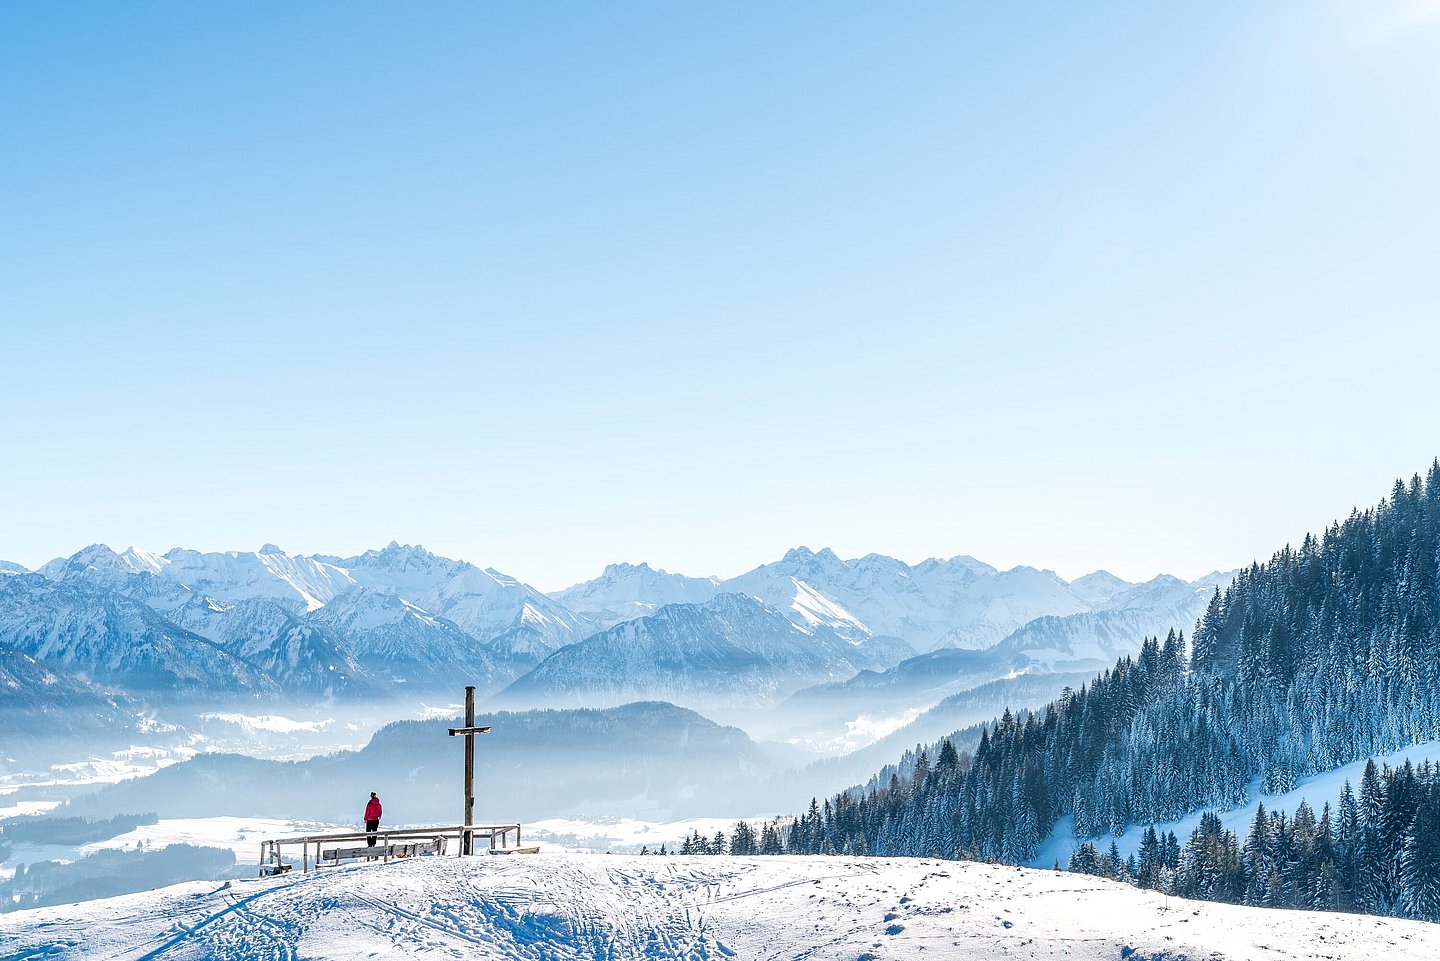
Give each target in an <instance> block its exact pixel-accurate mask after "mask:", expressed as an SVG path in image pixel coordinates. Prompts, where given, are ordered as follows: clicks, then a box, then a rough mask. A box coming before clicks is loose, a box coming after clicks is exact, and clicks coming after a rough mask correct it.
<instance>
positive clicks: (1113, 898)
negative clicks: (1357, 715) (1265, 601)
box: [0, 854, 1440, 961]
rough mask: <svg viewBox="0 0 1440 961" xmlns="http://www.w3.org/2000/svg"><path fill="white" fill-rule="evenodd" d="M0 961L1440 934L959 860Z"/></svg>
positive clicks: (485, 897)
mask: <svg viewBox="0 0 1440 961" xmlns="http://www.w3.org/2000/svg"><path fill="white" fill-rule="evenodd" d="M0 957H4V958H7V959H17V961H18V959H39V958H45V959H47V961H54V959H62V958H71V959H78V958H97V959H98V958H106V959H116V961H151V959H165V961H171V959H174V961H181V959H215V961H242V959H251V958H255V959H261V958H264V959H276V958H299V957H303V958H315V959H337V961H338V959H346V961H349V959H360V958H397V957H414V958H474V959H506V961H510V959H537V961H538V959H547V961H570V959H575V961H578V959H581V958H584V959H597V958H605V959H611V961H617V959H630V958H635V959H640V958H648V959H663V958H678V959H687V961H703V959H720V958H725V959H756V961H761V959H766V961H778V959H799V958H807V959H846V961H857V959H882V958H885V959H920V958H927V957H935V958H954V959H961V961H972V959H973V961H980V959H991V958H1036V959H1039V958H1045V959H1050V958H1067V959H1071V961H1092V959H1093V961H1117V959H1127V958H1128V959H1133V961H1190V959H1194V961H1198V959H1202V958H1203V959H1216V961H1218V959H1234V961H1240V959H1244V961H1267V959H1281V958H1285V959H1299V958H1316V959H1318V958H1327V959H1335V961H1362V959H1364V961H1369V959H1376V958H1385V959H1386V961H1404V959H1415V961H1420V959H1426V961H1431V959H1434V958H1436V957H1440V925H1430V924H1424V923H1420V922H1413V921H1395V920H1389V919H1381V918H1374V917H1362V916H1358V915H1336V914H1311V913H1302V912H1278V911H1266V910H1263V909H1258V908H1243V907H1234V906H1230V905H1219V904H1209V903H1202V902H1187V901H1181V900H1177V899H1170V900H1169V901H1168V903H1167V901H1166V899H1165V898H1164V897H1162V896H1160V895H1158V894H1154V893H1152V892H1145V891H1140V890H1137V889H1134V888H1130V887H1128V886H1124V885H1119V884H1114V883H1111V882H1108V881H1102V880H1099V879H1096V878H1090V877H1082V876H1076V875H1067V874H1057V873H1052V872H1048V871H1036V870H1030V869H1023V868H1013V867H999V866H993V865H983V864H973V863H964V862H951V861H929V860H914V859H889V860H885V859H868V858H818V857H816V858H788V857H777V858H720V857H701V858H679V857H666V858H659V857H628V856H606V855H575V854H539V855H533V856H513V857H508V858H489V857H477V858H466V859H461V858H420V859H415V860H411V861H400V862H394V863H391V864H366V865H356V866H353V867H349V868H340V869H333V870H329V871H325V872H322V873H319V874H311V875H304V876H294V875H290V876H285V877H282V878H277V879H266V880H254V881H237V882H233V883H231V884H229V885H225V886H221V885H218V884H216V883H214V882H209V883H201V882H195V883H189V884H182V885H177V886H175V887H171V888H166V889H162V890H159V891H153V892H149V893H146V894H135V895H128V896H126V897H122V898H113V899H110V900H105V901H92V902H89V903H86V904H80V905H71V906H64V907H54V908H39V909H34V910H30V911H23V912H17V913H15V914H10V915H3V916H0Z"/></svg>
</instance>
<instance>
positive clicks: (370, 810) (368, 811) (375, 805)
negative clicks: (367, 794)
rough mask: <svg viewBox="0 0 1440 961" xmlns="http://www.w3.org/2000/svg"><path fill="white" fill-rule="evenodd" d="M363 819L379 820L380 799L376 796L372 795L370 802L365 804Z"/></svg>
mask: <svg viewBox="0 0 1440 961" xmlns="http://www.w3.org/2000/svg"><path fill="white" fill-rule="evenodd" d="M365 820H367V821H378V820H380V799H379V798H378V797H372V798H371V799H370V803H369V804H367V805H365Z"/></svg>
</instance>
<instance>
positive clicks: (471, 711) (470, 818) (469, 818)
mask: <svg viewBox="0 0 1440 961" xmlns="http://www.w3.org/2000/svg"><path fill="white" fill-rule="evenodd" d="M489 733H490V728H489V727H488V726H486V727H476V726H475V688H474V687H466V688H465V726H464V727H452V728H450V736H451V737H463V738H465V820H464V822H463V823H462V824H461V825H460V853H461V854H462V855H464V854H470V853H472V852H471V844H470V842H471V831H470V827H471V825H472V824H474V823H475V735H477V734H489Z"/></svg>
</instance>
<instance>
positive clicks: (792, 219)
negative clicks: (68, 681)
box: [0, 0, 1440, 588]
mask: <svg viewBox="0 0 1440 961" xmlns="http://www.w3.org/2000/svg"><path fill="white" fill-rule="evenodd" d="M1436 170H1440V4H1437V3H1435V2H1431V0H1420V2H1413V0H1406V2H1389V0H1386V2H1380V3H1359V2H1355V3H1350V2H1308V3H1260V4H1256V3H1224V2H1221V3H1213V4H1190V5H1173V4H1149V3H1134V4H1109V3H1100V4H1061V3H1054V4H978V3H955V2H946V3H894V4H846V3H799V2H797V3H786V4H744V3H734V4H705V5H701V4H685V5H676V4H660V3H655V4H638V3H635V4H632V3H606V4H518V3H517V4H487V3H456V4H447V3H432V4H421V5H413V4H406V5H402V4H373V3H359V2H348V3H343V4H342V3H335V4H325V3H311V4H304V5H294V4H279V3H275V4H266V3H245V4H240V3H234V4H228V3H214V4H190V5H182V4H173V3H169V4H147V3H127V4H48V3H30V4H11V5H8V6H6V7H5V8H4V9H3V11H0V220H3V223H4V225H5V226H4V229H3V230H0V325H3V328H0V389H3V391H4V398H5V405H4V410H5V412H6V414H5V416H4V417H3V418H0V449H3V455H0V557H3V558H7V559H11V560H16V561H19V562H21V563H26V564H31V565H34V564H38V563H40V562H42V561H44V560H46V559H48V558H49V557H52V556H54V555H56V554H61V553H69V552H71V551H74V550H76V549H78V548H79V547H81V546H84V545H85V544H88V543H91V542H95V541H105V542H108V543H110V544H112V546H115V547H117V548H120V547H124V546H127V545H130V544H135V545H138V546H143V547H147V548H151V549H158V550H164V549H167V548H169V547H171V546H175V545H185V546H192V547H197V548H202V549H254V548H256V547H258V546H260V545H261V544H263V543H265V542H267V541H273V542H275V543H277V544H279V545H281V546H282V547H285V548H286V549H288V550H291V551H306V552H319V551H323V552H339V553H348V552H350V551H358V550H361V549H364V548H366V547H371V546H378V545H381V544H383V543H384V542H386V541H389V540H390V539H392V538H394V539H398V540H400V541H402V542H421V543H424V544H425V545H426V546H428V547H430V548H431V549H433V550H436V551H439V552H442V553H446V554H450V555H452V556H461V557H465V558H467V559H470V560H473V561H476V562H478V563H481V564H485V565H494V566H496V567H498V568H500V569H502V570H505V571H508V572H511V573H514V574H516V575H518V576H520V577H522V578H525V579H527V580H530V581H532V582H534V583H536V584H537V585H538V586H541V587H544V588H556V587H560V586H563V585H565V584H567V583H569V582H571V581H574V580H578V579H581V578H583V577H587V576H591V575H593V574H594V573H596V572H597V571H598V569H599V567H600V566H601V565H603V564H604V563H605V562H607V561H612V560H631V561H640V560H648V561H650V562H651V563H652V564H656V565H659V566H664V567H667V568H669V569H678V570H682V571H686V572H689V573H696V574H701V573H718V574H733V573H737V572H739V571H740V570H743V569H746V568H748V567H750V566H753V565H754V564H756V563H759V562H761V561H763V560H767V559H772V558H774V557H776V556H778V555H779V554H780V553H781V552H783V551H784V549H785V548H786V547H788V546H791V545H795V544H807V545H809V546H811V547H814V548H817V549H818V548H819V547H821V546H826V545H828V546H831V547H833V548H835V549H836V550H837V551H838V552H840V553H842V554H844V555H855V554H864V553H867V552H870V551H877V552H881V553H887V554H892V555H895V556H899V557H901V558H904V559H907V560H911V561H916V560H919V559H921V558H923V557H926V556H930V555H947V556H948V555H951V554H956V553H970V554H974V555H976V556H978V557H981V558H983V559H986V560H988V561H990V562H991V563H995V564H997V565H1001V566H1009V565H1012V564H1018V563H1026V564H1032V565H1035V566H1040V567H1051V568H1053V569H1055V570H1057V571H1059V572H1060V573H1061V574H1063V575H1065V576H1070V577H1073V576H1076V575H1079V574H1082V573H1085V572H1086V571H1089V570H1092V569H1094V568H1098V567H1105V568H1108V569H1110V570H1112V571H1114V572H1116V573H1119V574H1122V575H1124V576H1128V577H1141V576H1148V575H1149V574H1153V573H1155V572H1157V571H1161V570H1165V571H1173V572H1175V573H1179V574H1184V575H1192V576H1193V575H1198V574H1201V573H1203V572H1205V571H1208V570H1211V569H1214V568H1227V567H1232V566H1235V565H1238V564H1240V563H1245V562H1248V561H1249V560H1250V559H1251V558H1253V557H1256V556H1266V555H1268V554H1269V553H1270V552H1271V551H1272V550H1273V549H1275V548H1277V547H1279V546H1280V545H1282V544H1283V543H1285V542H1287V541H1295V540H1298V539H1299V538H1300V537H1301V536H1303V534H1304V533H1305V532H1306V531H1307V530H1314V529H1317V528H1319V527H1321V526H1322V525H1323V524H1325V523H1326V522H1327V521H1329V520H1330V519H1331V518H1333V517H1336V516H1343V515H1344V514H1345V513H1347V512H1348V511H1349V509H1350V507H1351V506H1352V505H1354V504H1357V503H1358V504H1362V505H1363V504H1369V503H1371V502H1373V501H1375V500H1377V499H1378V498H1379V497H1380V496H1382V495H1383V494H1385V493H1386V492H1387V491H1388V489H1389V486H1390V483H1391V481H1392V480H1393V479H1394V478H1395V477H1396V476H1397V475H1402V474H1403V475H1406V476H1408V475H1409V474H1410V473H1412V472H1414V471H1417V470H1423V469H1424V468H1425V467H1426V466H1427V465H1428V464H1429V462H1430V460H1431V458H1432V457H1434V456H1435V455H1436V454H1437V453H1440V430H1437V423H1440V418H1437V414H1440V389H1437V386H1436V377H1435V372H1436V358H1437V356H1440V333H1437V326H1440V323H1437V322H1440V269H1437V264H1436V262H1437V257H1436V253H1435V252H1436V250H1437V248H1440V236H1437V233H1440V231H1437V224H1440V181H1437V176H1436V174H1435V171H1436Z"/></svg>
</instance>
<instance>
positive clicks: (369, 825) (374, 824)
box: [365, 818, 380, 848]
mask: <svg viewBox="0 0 1440 961" xmlns="http://www.w3.org/2000/svg"><path fill="white" fill-rule="evenodd" d="M379 826H380V819H379V818H376V819H375V820H373V821H366V822H365V830H367V831H372V832H373V831H374V830H375V829H376V828H378V827H379ZM365 844H366V845H367V846H369V847H372V848H373V847H374V846H375V835H374V834H373V833H372V834H371V835H370V837H369V838H367V839H366V840H365Z"/></svg>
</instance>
